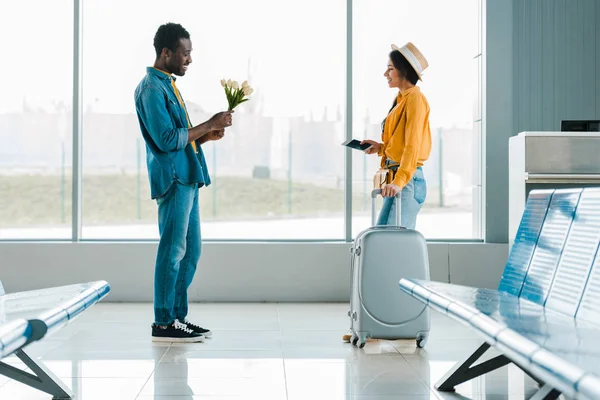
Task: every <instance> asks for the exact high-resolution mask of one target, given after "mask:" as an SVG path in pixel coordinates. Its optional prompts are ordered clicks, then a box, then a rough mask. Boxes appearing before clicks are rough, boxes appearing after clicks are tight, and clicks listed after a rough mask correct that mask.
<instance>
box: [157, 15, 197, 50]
mask: <svg viewBox="0 0 600 400" xmlns="http://www.w3.org/2000/svg"><path fill="white" fill-rule="evenodd" d="M189 38H190V34H189V33H188V31H186V30H185V28H184V27H183V26H181V25H179V24H175V23H173V22H169V23H166V24H164V25H161V26H160V27H159V28H158V30H157V31H156V35H154V50H156V58H158V57H160V53H161V52H162V49H164V48H167V49H169V50H171V51H173V52H174V51H176V50H177V45H178V44H179V41H180V40H181V39H189Z"/></svg>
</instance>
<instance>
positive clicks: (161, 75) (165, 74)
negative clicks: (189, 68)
mask: <svg viewBox="0 0 600 400" xmlns="http://www.w3.org/2000/svg"><path fill="white" fill-rule="evenodd" d="M146 72H148V73H149V74H150V75H154V76H157V77H159V78H161V79H166V80H171V79H172V80H175V77H174V76H173V74H170V73H168V72H167V71H163V70H162V69H158V68H154V67H146Z"/></svg>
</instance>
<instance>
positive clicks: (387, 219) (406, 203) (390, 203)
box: [377, 167, 427, 229]
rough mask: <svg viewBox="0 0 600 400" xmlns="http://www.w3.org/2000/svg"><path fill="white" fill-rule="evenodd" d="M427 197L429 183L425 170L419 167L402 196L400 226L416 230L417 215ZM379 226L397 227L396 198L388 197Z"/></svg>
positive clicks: (384, 201) (382, 209) (380, 216)
mask: <svg viewBox="0 0 600 400" xmlns="http://www.w3.org/2000/svg"><path fill="white" fill-rule="evenodd" d="M426 197H427V183H426V182H425V177H424V175H423V169H422V168H421V167H418V168H417V170H416V172H415V174H414V175H413V177H412V179H411V180H410V181H409V182H408V183H407V184H406V186H404V188H403V189H402V193H401V195H400V210H401V214H400V225H401V226H404V227H406V228H408V229H415V227H416V225H417V214H419V211H420V210H421V207H422V206H423V203H424V202H425V198H426ZM377 225H396V198H395V197H386V198H384V199H383V206H382V207H381V211H380V212H379V218H378V219H377Z"/></svg>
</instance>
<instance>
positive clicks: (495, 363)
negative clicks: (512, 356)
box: [435, 343, 511, 392]
mask: <svg viewBox="0 0 600 400" xmlns="http://www.w3.org/2000/svg"><path fill="white" fill-rule="evenodd" d="M489 348H490V345H489V344H487V343H484V344H482V345H481V346H480V347H479V348H478V349H477V350H475V352H474V353H473V354H471V355H470V356H469V357H468V358H467V359H466V360H465V361H464V362H458V363H456V365H454V367H452V369H451V370H450V371H448V372H447V373H446V375H444V377H443V378H442V379H441V380H440V381H439V382H438V383H437V384H436V385H435V388H436V389H437V390H440V391H443V392H451V391H454V388H455V387H456V386H458V385H460V384H461V383H463V382H466V381H469V380H471V379H473V378H477V377H478V376H481V375H484V374H487V373H488V372H491V371H494V370H496V369H498V368H501V367H504V366H505V365H508V364H510V363H511V361H510V360H509V359H508V358H506V357H505V356H504V355H500V356H497V357H494V358H492V359H490V360H488V361H485V362H482V363H481V364H478V365H476V366H474V367H472V365H473V364H475V362H476V361H477V360H479V359H480V358H481V356H482V355H483V354H484V353H485V352H486V351H488V350H489Z"/></svg>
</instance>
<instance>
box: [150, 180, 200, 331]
mask: <svg viewBox="0 0 600 400" xmlns="http://www.w3.org/2000/svg"><path fill="white" fill-rule="evenodd" d="M156 202H157V204H158V229H159V233H160V241H159V243H158V252H157V254H156V266H155V269H154V322H155V323H156V324H157V325H169V324H170V323H172V322H173V321H174V320H175V319H179V320H182V321H183V320H184V319H185V317H186V316H187V312H188V297H187V290H188V288H189V286H190V284H191V283H192V279H193V278H194V274H195V272H196V266H197V265H198V261H199V260H200V251H201V236H200V213H199V209H198V184H182V183H179V182H173V184H172V185H171V187H170V188H169V190H168V191H167V193H166V194H165V195H164V196H162V197H159V198H158V199H157V200H156Z"/></svg>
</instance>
